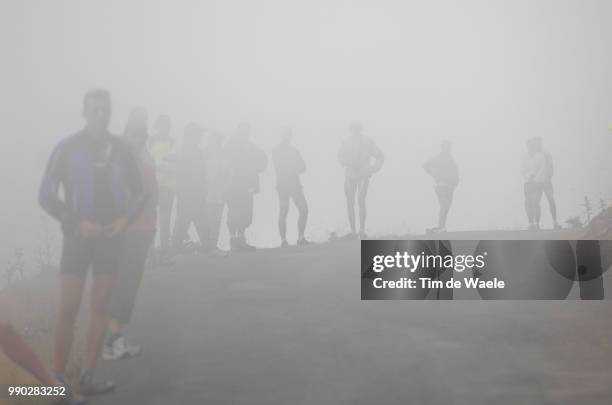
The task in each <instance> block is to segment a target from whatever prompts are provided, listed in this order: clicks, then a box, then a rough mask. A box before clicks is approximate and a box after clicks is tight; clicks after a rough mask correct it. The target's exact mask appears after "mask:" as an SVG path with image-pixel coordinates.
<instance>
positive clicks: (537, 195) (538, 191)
mask: <svg viewBox="0 0 612 405" xmlns="http://www.w3.org/2000/svg"><path fill="white" fill-rule="evenodd" d="M543 192H544V187H543V185H542V184H540V183H537V184H536V185H535V187H534V190H533V220H534V222H535V226H536V228H537V229H540V221H541V219H542V207H541V203H542V194H543Z"/></svg>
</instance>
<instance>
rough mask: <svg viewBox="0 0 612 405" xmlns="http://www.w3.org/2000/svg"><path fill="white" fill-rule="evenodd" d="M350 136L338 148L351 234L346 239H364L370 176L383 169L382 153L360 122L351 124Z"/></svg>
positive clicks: (383, 159) (383, 157) (365, 235)
mask: <svg viewBox="0 0 612 405" xmlns="http://www.w3.org/2000/svg"><path fill="white" fill-rule="evenodd" d="M349 130H350V132H351V135H350V136H349V137H348V138H346V139H345V140H344V142H342V145H340V149H339V150H338V163H340V164H341V165H342V167H344V173H345V175H344V195H345V197H346V211H347V214H348V220H349V226H350V228H351V233H350V234H349V235H348V237H349V238H351V239H352V238H357V237H359V238H361V239H365V238H367V234H366V232H365V229H366V226H365V224H366V218H367V212H368V210H367V201H366V200H367V196H368V188H369V186H370V180H371V179H372V176H374V174H376V173H377V172H378V171H380V169H382V167H383V164H384V162H385V156H384V154H383V152H382V150H381V149H380V148H379V147H378V145H376V143H375V142H374V140H372V138H370V137H369V136H367V135H365V134H364V133H363V125H361V124H360V123H359V122H353V123H351V125H350V127H349ZM355 202H356V203H357V207H358V209H359V233H357V228H356V223H355Z"/></svg>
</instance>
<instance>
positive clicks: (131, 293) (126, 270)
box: [111, 231, 155, 324]
mask: <svg viewBox="0 0 612 405" xmlns="http://www.w3.org/2000/svg"><path fill="white" fill-rule="evenodd" d="M154 238H155V231H151V232H134V233H131V232H130V233H127V234H126V235H125V238H124V241H123V247H122V249H121V254H120V255H119V273H118V274H117V279H116V281H115V285H114V287H113V298H112V301H111V318H112V319H114V320H116V321H119V322H121V323H123V324H126V323H128V322H129V321H130V319H131V317H132V313H133V312H134V303H135V302H136V296H137V295H138V288H139V287H140V282H141V281H142V275H143V273H144V269H145V264H146V261H147V254H148V252H149V248H150V246H151V245H152V244H153V239H154Z"/></svg>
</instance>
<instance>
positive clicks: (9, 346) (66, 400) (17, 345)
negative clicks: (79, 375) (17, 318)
mask: <svg viewBox="0 0 612 405" xmlns="http://www.w3.org/2000/svg"><path fill="white" fill-rule="evenodd" d="M0 351H2V352H3V353H4V354H5V355H6V356H7V357H8V358H9V359H10V360H11V361H13V362H14V363H15V364H17V365H18V366H19V367H21V368H23V369H24V370H26V371H27V372H28V373H30V374H31V375H32V376H33V377H34V378H36V380H38V382H39V383H40V384H41V385H43V386H46V387H55V386H57V387H64V388H65V392H64V393H63V394H64V395H63V396H61V397H58V398H56V399H54V400H52V402H51V404H52V405H85V404H87V403H89V401H88V400H86V399H83V398H80V397H78V396H75V395H74V394H72V392H71V391H70V390H69V389H68V387H66V385H65V384H64V382H63V381H59V380H58V379H57V378H56V377H54V376H53V373H51V371H49V370H48V369H47V367H45V365H44V364H43V362H42V361H41V360H40V358H39V357H38V356H37V355H36V353H34V351H33V350H32V349H31V348H30V347H29V346H28V345H27V344H26V342H24V340H23V338H22V337H21V336H20V335H19V333H17V331H16V330H15V328H14V327H13V325H11V324H10V323H8V322H6V321H2V320H0Z"/></svg>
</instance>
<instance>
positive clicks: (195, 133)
mask: <svg viewBox="0 0 612 405" xmlns="http://www.w3.org/2000/svg"><path fill="white" fill-rule="evenodd" d="M203 137H204V130H203V129H202V128H200V127H199V126H198V125H197V124H194V123H191V124H188V125H187V126H186V127H185V133H184V137H183V151H182V154H181V158H180V160H179V163H178V166H177V173H176V197H177V199H176V201H177V205H176V222H175V227H174V234H173V237H172V239H173V243H174V245H175V246H177V247H180V246H181V245H182V244H183V243H184V242H186V241H188V240H189V234H188V231H189V228H190V227H191V225H192V224H193V225H194V226H195V229H196V232H197V234H198V239H199V240H200V242H203V241H204V239H205V235H206V233H205V225H204V221H205V218H204V215H205V204H206V177H205V162H204V152H203V151H202V149H201V144H202V138H203Z"/></svg>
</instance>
